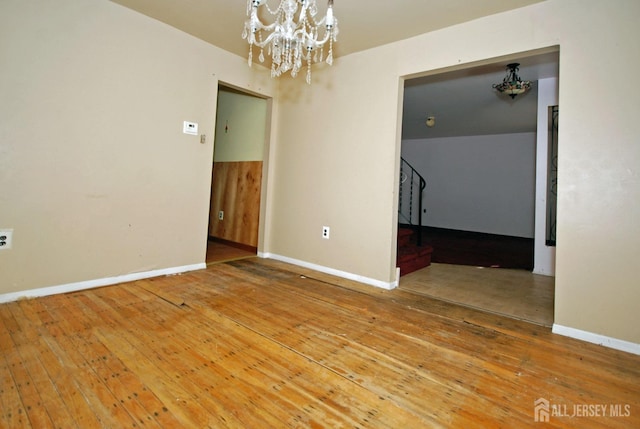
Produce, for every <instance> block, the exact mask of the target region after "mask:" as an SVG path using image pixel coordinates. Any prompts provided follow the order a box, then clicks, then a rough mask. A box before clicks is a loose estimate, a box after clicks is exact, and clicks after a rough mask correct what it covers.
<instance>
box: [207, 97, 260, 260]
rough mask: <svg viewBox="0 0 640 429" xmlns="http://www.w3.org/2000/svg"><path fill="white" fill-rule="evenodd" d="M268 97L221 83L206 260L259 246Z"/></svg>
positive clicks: (237, 254)
mask: <svg viewBox="0 0 640 429" xmlns="http://www.w3.org/2000/svg"><path fill="white" fill-rule="evenodd" d="M267 121H268V100H267V99H265V98H261V97H258V96H255V95H252V94H248V93H245V92H242V91H239V90H236V89H234V88H232V87H229V86H225V85H219V87H218V100H217V109H216V133H215V142H214V155H213V170H212V180H211V200H210V208H209V227H208V237H207V238H208V240H207V256H206V262H207V264H209V263H214V262H220V261H227V260H231V259H238V258H244V257H249V256H255V255H256V253H257V249H258V237H259V229H260V208H261V204H260V202H261V200H262V183H263V164H264V153H265V147H266V143H265V142H266V136H267V132H266V130H267V128H268V127H267Z"/></svg>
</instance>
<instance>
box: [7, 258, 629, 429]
mask: <svg viewBox="0 0 640 429" xmlns="http://www.w3.org/2000/svg"><path fill="white" fill-rule="evenodd" d="M0 349H1V351H2V354H1V357H0V367H1V370H0V375H1V377H2V378H1V384H0V393H1V394H0V402H1V406H2V414H1V415H0V426H1V427H7V428H20V427H34V428H47V427H64V428H74V427H76V428H92V427H105V428H113V427H156V428H173V427H188V428H205V427H233V428H262V427H265V428H267V427H268V428H275V427H309V428H319V427H327V428H337V427H360V428H423V427H447V428H448V427H465V428H471V427H509V428H511V427H581V428H592V427H593V428H605V427H606V428H613V427H620V428H630V427H640V356H636V355H631V354H627V353H623V352H619V351H616V350H612V349H607V348H604V347H601V346H597V345H593V344H588V343H584V342H580V341H577V340H573V339H570V338H566V337H562V336H558V335H553V334H551V333H550V332H549V329H547V328H544V327H541V326H538V325H534V324H530V323H525V322H522V321H518V320H514V319H509V318H504V317H500V316H497V315H494V314H489V313H486V312H480V311H476V310H473V309H470V308H466V307H462V306H457V305H453V304H450V303H446V302H443V301H438V300H433V299H430V298H428V297H425V296H421V295H418V294H414V293H411V292H410V291H406V290H394V291H384V290H378V289H375V288H371V287H367V286H363V285H359V284H357V283H353V282H349V281H347V280H344V279H336V278H333V277H331V276H329V275H326V274H320V273H316V272H313V271H310V270H307V269H302V268H299V267H295V266H291V265H287V264H284V263H280V262H276V261H271V260H264V259H259V258H257V257H254V258H250V259H243V260H236V261H231V262H225V263H219V264H213V265H209V266H208V268H207V269H206V270H201V271H197V272H191V273H187V274H182V275H174V276H166V277H159V278H155V279H150V280H141V281H136V282H131V283H126V284H121V285H116V286H110V287H103V288H97V289H92V290H85V291H80V292H74V293H69V294H62V295H54V296H49V297H43V298H37V299H30V300H21V301H17V302H12V303H7V304H2V305H0ZM541 398H542V399H543V401H549V404H548V407H547V408H546V409H548V410H549V413H550V416H549V422H548V423H547V424H540V423H537V422H535V420H534V402H535V401H536V400H538V399H541ZM596 405H598V406H599V407H600V408H598V410H599V412H602V406H604V407H605V409H604V416H594V415H593V414H594V413H593V410H595V406H596ZM544 406H546V404H543V407H544ZM590 407H591V408H590ZM576 409H577V410H578V411H579V414H577V415H574V416H573V417H571V416H569V415H566V414H567V413H568V414H571V413H572V412H573V411H575V410H576ZM590 410H591V411H590ZM613 411H619V412H618V414H619V415H618V416H613V415H612V413H613ZM585 414H589V415H588V416H587V415H585Z"/></svg>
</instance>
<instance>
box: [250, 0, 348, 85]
mask: <svg viewBox="0 0 640 429" xmlns="http://www.w3.org/2000/svg"><path fill="white" fill-rule="evenodd" d="M261 6H264V7H262V9H263V10H265V9H266V11H268V13H269V14H271V15H272V16H274V17H275V21H274V22H273V23H271V24H263V22H262V21H261V20H260V18H259V17H258V10H259V9H260V7H261ZM317 13H318V7H317V6H316V0H280V5H279V6H278V8H277V9H275V10H272V9H271V8H270V7H269V6H268V5H267V0H247V17H249V19H247V20H246V21H245V23H244V30H243V32H242V38H243V39H247V42H249V66H251V64H252V62H253V47H254V45H255V46H257V47H258V48H260V56H259V57H258V58H259V60H260V62H261V63H262V62H264V48H265V47H266V48H267V55H270V56H271V77H277V76H280V75H281V74H283V73H286V72H288V71H291V76H293V77H296V76H297V74H298V72H299V71H300V69H301V68H302V65H303V62H305V63H306V66H307V83H311V63H312V62H314V63H318V62H322V61H323V60H324V61H326V63H327V64H329V65H331V64H332V63H333V42H335V41H336V37H337V36H338V20H337V19H336V18H335V17H334V16H333V0H328V6H327V14H326V16H324V17H323V18H322V19H320V20H316V15H317ZM321 28H324V32H323V34H322V37H321V36H320V32H321V31H320V30H321ZM327 42H329V43H328V45H329V48H328V52H327V56H326V58H325V57H324V45H325V44H326V43H327Z"/></svg>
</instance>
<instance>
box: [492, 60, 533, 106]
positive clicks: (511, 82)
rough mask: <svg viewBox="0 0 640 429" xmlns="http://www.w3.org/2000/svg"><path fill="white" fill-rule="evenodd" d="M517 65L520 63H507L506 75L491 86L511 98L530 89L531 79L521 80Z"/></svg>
mask: <svg viewBox="0 0 640 429" xmlns="http://www.w3.org/2000/svg"><path fill="white" fill-rule="evenodd" d="M519 67H520V63H511V64H507V75H506V76H505V77H504V79H503V80H502V82H501V83H496V84H495V85H493V87H494V88H495V89H497V90H498V91H500V92H504V93H505V94H508V95H509V97H511V98H512V99H513V98H516V95H518V94H523V93H525V92H527V91H528V90H530V89H531V81H528V80H522V78H521V77H520V76H518V68H519Z"/></svg>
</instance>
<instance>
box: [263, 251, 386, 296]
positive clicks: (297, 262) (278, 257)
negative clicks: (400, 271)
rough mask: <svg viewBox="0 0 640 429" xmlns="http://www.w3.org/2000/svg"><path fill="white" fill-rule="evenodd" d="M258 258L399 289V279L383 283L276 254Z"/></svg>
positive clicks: (372, 284) (380, 286) (267, 254)
mask: <svg viewBox="0 0 640 429" xmlns="http://www.w3.org/2000/svg"><path fill="white" fill-rule="evenodd" d="M258 256H259V257H261V258H266V259H275V260H277V261H281V262H286V263H288V264H292V265H298V266H300V267H304V268H309V269H311V270H315V271H319V272H321V273H325V274H331V275H333V276H336V277H342V278H344V279H347V280H353V281H356V282H358V283H364V284H367V285H370V286H375V287H379V288H382V289H387V290H391V289H395V288H396V287H398V279H397V278H396V280H395V281H393V282H383V281H380V280H376V279H372V278H369V277H364V276H360V275H358V274H353V273H349V272H346V271H340V270H336V269H333V268H329V267H324V266H322V265H317V264H312V263H311V262H305V261H301V260H299V259H293V258H289V257H287V256H282V255H276V254H274V253H263V252H258ZM396 275H397V274H396Z"/></svg>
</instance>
